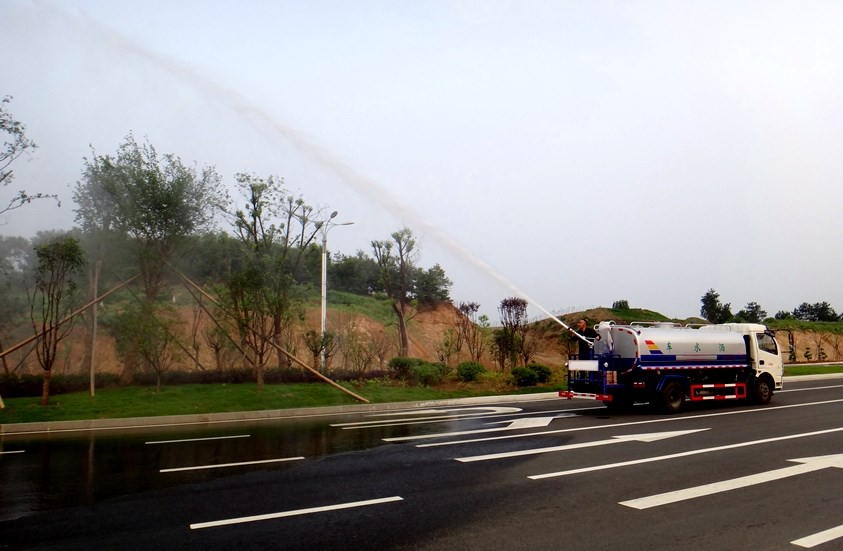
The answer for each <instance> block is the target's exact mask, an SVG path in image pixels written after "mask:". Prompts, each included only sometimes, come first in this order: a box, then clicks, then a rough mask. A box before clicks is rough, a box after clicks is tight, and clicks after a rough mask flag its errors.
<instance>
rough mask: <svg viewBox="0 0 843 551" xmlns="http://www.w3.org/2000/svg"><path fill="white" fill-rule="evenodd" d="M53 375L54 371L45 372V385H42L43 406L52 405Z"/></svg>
mask: <svg viewBox="0 0 843 551" xmlns="http://www.w3.org/2000/svg"><path fill="white" fill-rule="evenodd" d="M52 374H53V372H52V370H50V371H45V372H44V383H43V384H42V385H41V405H42V406H46V405H47V404H49V403H50V377H51V376H52Z"/></svg>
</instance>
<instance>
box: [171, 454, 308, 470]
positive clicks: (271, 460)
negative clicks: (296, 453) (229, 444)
mask: <svg viewBox="0 0 843 551" xmlns="http://www.w3.org/2000/svg"><path fill="white" fill-rule="evenodd" d="M300 459H304V457H282V458H280V459H264V460H262V461H244V462H242V463H219V464H217V465H198V466H196V467H178V468H175V469H161V470H160V471H159V472H162V473H175V472H179V471H198V470H200V469H220V468H222V467H242V466H244V465H261V464H264V463H280V462H282V461H298V460H300Z"/></svg>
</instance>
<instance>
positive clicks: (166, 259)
mask: <svg viewBox="0 0 843 551" xmlns="http://www.w3.org/2000/svg"><path fill="white" fill-rule="evenodd" d="M224 197H225V192H224V191H223V188H222V181H221V179H220V177H219V175H218V174H217V173H216V170H215V169H214V168H213V167H205V168H203V169H201V170H197V168H196V167H190V166H187V165H185V164H184V163H183V162H182V161H181V159H180V158H178V157H177V156H175V155H173V154H167V155H164V156H163V157H162V156H159V155H158V152H157V151H156V150H155V148H154V147H153V146H152V145H151V144H150V143H149V142H146V143H144V144H139V143H138V142H137V141H136V140H135V138H134V136H133V135H132V134H131V133H130V134H129V135H128V136H126V138H125V140H124V142H123V143H122V144H120V146H119V147H118V150H117V154H116V155H115V156H111V155H97V154H96V153H95V152H93V151H92V157H91V159H85V167H84V170H83V177H82V180H81V181H79V182H77V185H76V189H75V192H74V200H75V201H76V203H77V205H78V208H77V209H76V211H75V212H76V221H77V222H78V223H79V224H80V225H81V226H82V228H83V230H85V231H86V232H89V233H90V234H94V235H99V237H100V240H99V244H98V245H93V244H92V245H91V248H92V249H93V250H95V251H96V253H95V259H96V264H95V268H94V270H95V272H96V273H97V274H98V271H99V269H100V266H101V264H100V262H101V261H102V260H103V259H104V258H105V254H104V248H103V247H102V243H103V241H102V240H104V239H106V238H112V237H114V235H113V234H116V235H117V236H119V237H123V238H129V239H130V243H131V244H132V245H133V247H132V249H133V253H134V255H135V259H136V261H137V263H138V266H139V268H140V272H141V274H142V276H143V283H144V293H145V296H144V301H145V302H146V303H147V304H146V305H145V306H144V307H143V308H142V310H143V311H145V312H147V313H150V314H154V313H156V312H160V309H159V308H156V307H155V306H154V303H155V302H156V301H158V300H160V299H161V298H162V295H163V288H162V283H163V274H164V268H165V266H167V264H168V263H170V261H171V260H173V259H174V258H175V257H177V256H178V254H180V252H181V251H182V246H183V244H184V243H185V242H186V240H187V239H188V238H189V237H190V236H193V235H196V234H200V233H203V232H206V231H208V230H210V229H211V228H212V227H213V225H214V216H215V214H216V213H217V212H218V209H219V208H220V205H221V203H222V201H223V198H224ZM95 241H96V240H95ZM92 281H96V275H94V276H93V277H92ZM128 336H129V337H131V335H128ZM136 336H137V338H141V335H140V334H137V335H136ZM141 344H142V343H140V342H139V343H136V346H131V347H129V350H140V347H141ZM130 358H131V357H130ZM140 358H141V359H142V360H143V359H144V358H143V356H141V357H140ZM134 365H135V364H134V361H131V359H130V361H129V363H128V364H127V367H128V368H129V374H130V375H131V370H132V369H134Z"/></svg>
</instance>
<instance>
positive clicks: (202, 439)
mask: <svg viewBox="0 0 843 551" xmlns="http://www.w3.org/2000/svg"><path fill="white" fill-rule="evenodd" d="M250 436H251V434H238V435H236V436H209V437H208V438H185V439H183V440H155V441H152V442H144V444H178V443H181V442H204V441H206V440H228V439H230V438H249V437H250Z"/></svg>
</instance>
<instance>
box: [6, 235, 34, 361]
mask: <svg viewBox="0 0 843 551" xmlns="http://www.w3.org/2000/svg"><path fill="white" fill-rule="evenodd" d="M31 253H32V250H31V247H30V244H29V240H27V239H25V238H23V237H3V236H0V352H2V351H3V349H4V343H6V342H7V341H8V340H9V339H16V338H17V337H19V335H16V334H14V332H15V331H16V330H19V329H20V328H21V326H22V324H24V325H25V321H26V315H27V310H28V308H27V301H26V292H25V287H26V283H25V280H24V279H25V275H24V274H26V273H27V272H28V271H29V269H30V267H31V265H32V263H33V259H32V258H31V257H32V254H31ZM0 363H2V366H3V372H4V373H6V374H9V373H12V372H14V371H16V370H17V369H18V368H19V367H20V365H21V364H20V363H19V364H18V365H17V366H15V367H11V366H10V362H9V356H7V355H3V356H2V357H0Z"/></svg>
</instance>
